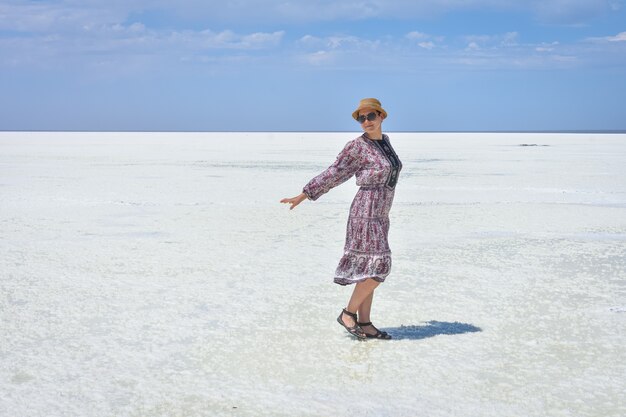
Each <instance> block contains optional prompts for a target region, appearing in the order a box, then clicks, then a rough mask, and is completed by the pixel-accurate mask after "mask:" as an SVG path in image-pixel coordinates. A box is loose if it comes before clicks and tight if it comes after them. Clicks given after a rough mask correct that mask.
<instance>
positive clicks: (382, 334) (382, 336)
mask: <svg viewBox="0 0 626 417" xmlns="http://www.w3.org/2000/svg"><path fill="white" fill-rule="evenodd" d="M357 324H358V325H359V327H363V326H372V327H374V325H373V324H372V322H371V321H368V322H367V323H357ZM374 330H376V333H375V334H369V333H367V332H365V330H363V331H364V332H365V337H367V338H368V339H383V340H389V339H391V335H390V334H389V333H387V332H381V331H380V330H378V329H377V328H376V327H374Z"/></svg>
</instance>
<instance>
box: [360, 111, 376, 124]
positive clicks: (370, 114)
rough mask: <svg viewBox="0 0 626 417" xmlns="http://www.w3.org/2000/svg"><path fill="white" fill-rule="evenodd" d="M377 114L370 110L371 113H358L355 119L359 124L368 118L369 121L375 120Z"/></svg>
mask: <svg viewBox="0 0 626 417" xmlns="http://www.w3.org/2000/svg"><path fill="white" fill-rule="evenodd" d="M377 116H378V114H376V113H375V112H371V113H368V114H367V116H365V115H360V116H359V117H357V118H356V121H357V122H359V123H361V124H363V123H365V121H366V120H369V121H370V122H373V121H374V120H376V117H377Z"/></svg>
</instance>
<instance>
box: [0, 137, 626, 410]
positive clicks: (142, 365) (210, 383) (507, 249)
mask: <svg viewBox="0 0 626 417" xmlns="http://www.w3.org/2000/svg"><path fill="white" fill-rule="evenodd" d="M355 136H356V134H351V133H323V134H319V133H9V132H5V133H0V196H1V197H2V198H1V203H0V253H1V255H0V332H1V335H2V337H1V338H0V392H2V393H3V394H2V395H1V396H0V415H3V416H4V415H7V416H39V415H42V416H57V415H58V416H61V415H93V416H109V415H120V416H121V415H123V416H188V415H206V416H263V415H267V416H281V415H285V416H294V415H297V416H328V415H338V416H348V415H357V414H359V415H366V416H367V415H369V416H404V415H406V416H415V415H428V416H450V415H454V416H477V415H480V416H498V417H500V416H505V415H506V416H530V415H532V416H615V417H617V416H623V415H626V399H625V396H624V392H626V382H624V381H625V379H624V377H623V376H624V375H626V365H625V364H626V354H625V353H624V352H625V350H624V348H623V346H624V342H625V340H626V339H625V336H626V314H625V313H624V311H626V246H625V245H624V241H625V240H626V168H625V167H626V164H624V161H625V160H626V135H602V134H425V133H423V134H409V133H402V134H398V133H396V134H393V133H392V134H390V136H391V140H392V143H393V144H394V147H395V148H396V150H397V152H398V154H399V156H400V158H401V159H402V161H403V164H404V169H403V171H402V175H401V177H400V181H399V183H398V188H397V191H396V199H395V202H394V207H393V209H392V212H391V232H390V245H391V248H392V251H393V255H394V258H393V259H394V265H393V268H392V273H391V275H390V276H389V278H388V279H387V281H386V282H385V283H384V284H383V285H382V286H381V287H380V289H379V290H378V291H377V293H376V300H375V305H374V315H373V319H374V322H375V324H377V325H378V326H379V327H381V328H382V329H384V330H387V331H388V332H389V333H391V334H392V335H393V336H394V337H395V340H393V341H388V342H387V341H367V342H356V341H354V340H353V339H351V338H350V337H349V336H348V335H347V333H346V332H345V331H343V330H342V329H341V327H339V326H338V324H337V323H336V322H335V317H336V316H337V315H338V314H339V311H340V310H341V307H343V306H344V305H345V303H346V301H347V299H348V297H349V294H350V290H351V288H343V287H340V286H337V285H335V284H333V283H332V275H333V272H334V268H335V266H336V263H337V261H338V259H339V257H340V256H341V250H342V247H343V239H344V232H345V222H346V220H347V214H348V208H349V204H350V201H351V199H352V196H353V195H354V193H355V191H356V186H355V185H354V181H353V180H351V181H349V182H348V183H346V184H344V185H342V186H341V187H339V188H336V189H334V190H332V191H331V192H330V193H328V194H326V195H324V196H323V197H321V198H320V200H318V201H316V202H304V203H303V204H302V205H300V206H299V207H298V208H297V209H295V210H293V211H289V210H288V208H287V206H284V205H280V204H279V203H278V201H279V200H280V199H281V198H283V197H289V196H293V195H296V194H298V193H299V192H300V190H301V187H302V186H303V185H304V184H305V183H306V182H307V181H308V180H309V179H310V178H312V177H313V176H314V175H316V174H317V173H318V172H320V171H321V170H322V169H324V168H325V167H326V166H328V165H329V164H330V163H331V162H332V161H333V160H334V157H335V155H336V154H337V153H338V152H339V150H340V149H341V148H342V147H343V145H344V144H345V143H346V142H347V141H348V140H350V139H352V138H353V137H355ZM521 144H538V145H548V146H519V145H521Z"/></svg>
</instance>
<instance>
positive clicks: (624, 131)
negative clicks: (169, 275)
mask: <svg viewBox="0 0 626 417" xmlns="http://www.w3.org/2000/svg"><path fill="white" fill-rule="evenodd" d="M355 132H356V133H358V132H357V131H354V130H117V129H111V130H83V129H76V130H74V129H67V130H66V129H62V130H43V129H42V130H40V129H32V130H31V129H24V130H22V129H18V130H13V129H7V130H4V129H0V133H355ZM385 132H388V133H599V134H626V129H546V130H535V129H531V130H387V131H385Z"/></svg>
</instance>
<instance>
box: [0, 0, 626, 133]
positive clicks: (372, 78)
mask: <svg viewBox="0 0 626 417" xmlns="http://www.w3.org/2000/svg"><path fill="white" fill-rule="evenodd" d="M0 92H1V94H0V130H149V131H155V130H156V131H158V130H166V131H220V130H230V131H255V130H276V131H282V130H287V131H307V130H313V131H316V130H319V131H343V130H358V125H356V123H355V122H354V121H353V120H352V119H350V113H351V112H352V110H353V108H354V106H355V105H356V104H357V103H358V101H359V99H360V98H363V97H378V98H379V99H380V100H381V101H382V102H383V106H384V107H385V108H386V109H387V111H388V112H389V116H390V117H389V118H388V119H387V120H386V121H385V126H384V128H385V130H388V131H441V130H443V131H451V130H452V131H457V130H458V131H474V130H626V104H625V103H626V100H625V99H624V97H626V1H624V0H518V1H509V0H439V1H436V0H423V1H419V0H414V1H408V0H387V1H382V0H379V1H357V0H354V1H352V0H348V1H329V0H308V1H284V0H276V1H274V0H259V1H245V0H232V1H219V2H218V1H211V0H207V1H201V0H179V1H176V2H174V1H164V0H151V1H148V0H126V1H122V0H107V1H105V0H82V1H78V0H73V1H70V0H56V1H52V0H38V1H13V0H8V1H7V0H5V1H2V2H1V3H0Z"/></svg>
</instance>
